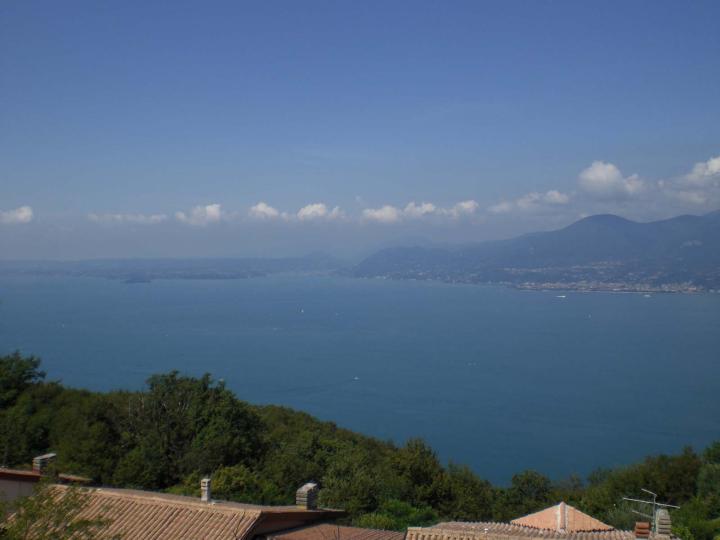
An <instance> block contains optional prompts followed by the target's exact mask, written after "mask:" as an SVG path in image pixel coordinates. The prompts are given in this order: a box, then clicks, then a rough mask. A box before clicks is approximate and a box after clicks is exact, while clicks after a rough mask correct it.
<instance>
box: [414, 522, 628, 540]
mask: <svg viewBox="0 0 720 540" xmlns="http://www.w3.org/2000/svg"><path fill="white" fill-rule="evenodd" d="M526 538H538V539H549V540H634V538H635V536H634V534H633V533H632V532H630V531H618V530H615V529H612V530H609V531H608V530H606V531H591V532H587V531H586V532H561V531H556V530H550V529H537V528H534V527H524V526H522V525H515V524H512V523H496V522H474V523H462V522H448V523H439V524H437V525H434V526H432V527H424V528H422V527H411V528H409V529H408V533H407V536H406V539H407V540H483V539H491V540H514V539H526Z"/></svg>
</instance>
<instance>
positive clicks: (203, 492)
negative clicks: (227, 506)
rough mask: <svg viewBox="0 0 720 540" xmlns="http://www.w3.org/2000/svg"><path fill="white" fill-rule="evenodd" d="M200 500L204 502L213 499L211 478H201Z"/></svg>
mask: <svg viewBox="0 0 720 540" xmlns="http://www.w3.org/2000/svg"><path fill="white" fill-rule="evenodd" d="M200 500H201V501H202V502H206V503H209V502H211V501H212V489H211V483H210V478H207V477H205V478H203V479H202V480H200Z"/></svg>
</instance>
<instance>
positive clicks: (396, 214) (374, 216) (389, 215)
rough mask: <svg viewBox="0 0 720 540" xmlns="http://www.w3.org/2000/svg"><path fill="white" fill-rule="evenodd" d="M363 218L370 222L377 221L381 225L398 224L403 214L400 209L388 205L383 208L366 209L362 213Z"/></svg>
mask: <svg viewBox="0 0 720 540" xmlns="http://www.w3.org/2000/svg"><path fill="white" fill-rule="evenodd" d="M362 216H363V218H364V219H366V220H368V221H377V222H379V223H397V222H398V221H400V218H401V216H402V212H401V210H400V209H399V208H396V207H394V206H390V205H389V204H386V205H385V206H382V207H381V208H366V209H365V210H363V211H362Z"/></svg>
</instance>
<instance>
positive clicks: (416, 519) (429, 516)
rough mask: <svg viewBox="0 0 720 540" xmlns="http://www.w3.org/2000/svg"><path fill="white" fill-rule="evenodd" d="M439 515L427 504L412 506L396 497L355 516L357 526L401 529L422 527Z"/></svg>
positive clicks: (435, 519)
mask: <svg viewBox="0 0 720 540" xmlns="http://www.w3.org/2000/svg"><path fill="white" fill-rule="evenodd" d="M438 520H439V516H438V514H437V512H436V511H435V510H433V509H432V508H430V507H429V506H424V507H420V508H417V507H414V506H412V505H411V504H409V503H407V502H403V501H398V500H397V499H390V500H387V501H384V502H383V503H382V504H381V505H380V507H379V508H378V509H377V511H376V512H373V513H371V514H365V515H363V516H360V517H359V518H357V519H356V520H355V521H354V522H353V524H354V525H356V526H358V527H367V528H372V529H386V530H395V531H403V530H405V529H407V528H408V527H424V526H427V525H432V524H434V523H437V522H438Z"/></svg>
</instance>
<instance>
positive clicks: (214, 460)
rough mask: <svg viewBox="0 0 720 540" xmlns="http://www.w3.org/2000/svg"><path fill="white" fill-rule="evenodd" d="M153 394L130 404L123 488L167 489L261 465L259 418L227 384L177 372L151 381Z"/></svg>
mask: <svg viewBox="0 0 720 540" xmlns="http://www.w3.org/2000/svg"><path fill="white" fill-rule="evenodd" d="M148 387H149V388H148V391H147V392H141V393H138V394H133V395H131V396H130V397H129V399H128V410H129V414H128V416H127V420H126V422H127V425H126V426H124V429H123V430H122V431H123V434H124V435H123V438H124V441H123V444H124V446H125V447H126V448H127V450H128V451H127V453H126V454H125V455H124V456H123V457H122V458H121V459H120V461H119V463H118V466H117V469H116V471H115V475H114V481H115V483H117V484H120V485H125V486H136V487H143V488H148V489H159V488H166V487H169V486H171V485H174V484H176V483H178V482H180V481H181V480H182V479H183V478H184V477H185V476H187V475H188V474H190V473H192V472H200V473H201V474H209V473H211V472H213V471H214V470H215V469H217V468H218V467H221V466H225V465H235V464H245V465H250V464H255V463H257V461H258V460H259V458H260V457H261V455H262V451H263V445H262V437H261V433H262V423H261V421H260V418H259V416H258V415H257V414H256V413H255V412H254V411H253V410H252V409H251V408H250V407H249V406H248V405H246V404H245V403H243V402H241V401H240V400H238V399H237V398H236V397H235V396H234V395H233V394H232V393H231V392H230V391H229V390H227V389H226V388H225V385H224V384H223V383H215V382H213V381H212V379H211V378H210V376H209V375H207V374H206V375H204V376H203V377H202V378H200V379H196V378H192V377H184V376H180V375H179V374H178V372H176V371H174V372H171V373H169V374H167V375H155V376H153V377H151V378H150V379H149V380H148Z"/></svg>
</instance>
